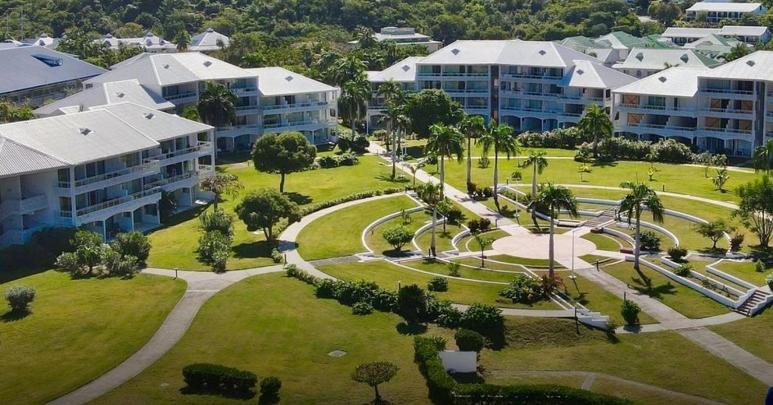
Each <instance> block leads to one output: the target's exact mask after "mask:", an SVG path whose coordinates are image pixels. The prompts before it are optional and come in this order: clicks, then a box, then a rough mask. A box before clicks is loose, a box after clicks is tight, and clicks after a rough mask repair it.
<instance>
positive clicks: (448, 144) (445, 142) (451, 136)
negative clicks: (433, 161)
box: [426, 124, 464, 197]
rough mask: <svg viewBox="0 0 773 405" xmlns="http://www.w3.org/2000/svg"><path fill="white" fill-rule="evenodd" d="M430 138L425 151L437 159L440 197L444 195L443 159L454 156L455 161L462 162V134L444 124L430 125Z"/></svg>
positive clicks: (444, 172) (444, 173)
mask: <svg viewBox="0 0 773 405" xmlns="http://www.w3.org/2000/svg"><path fill="white" fill-rule="evenodd" d="M429 130H430V137H429V139H428V140H427V146H426V149H427V151H428V152H430V153H432V154H433V155H435V156H436V157H437V160H438V168H439V170H440V195H441V197H442V196H444V195H445V193H444V188H445V180H446V177H445V175H446V170H445V159H446V157H448V158H453V157H454V156H456V159H457V161H459V162H461V161H462V156H463V154H464V146H463V145H462V134H461V133H459V130H458V129H456V128H455V127H452V126H448V125H444V124H432V126H431V127H429Z"/></svg>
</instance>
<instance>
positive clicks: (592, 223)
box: [583, 207, 617, 229]
mask: <svg viewBox="0 0 773 405" xmlns="http://www.w3.org/2000/svg"><path fill="white" fill-rule="evenodd" d="M616 214H617V207H613V208H609V209H606V210H604V211H603V212H602V213H601V215H599V216H597V217H594V218H591V219H589V220H587V221H586V222H585V223H584V224H583V226H587V227H589V228H591V229H601V228H603V227H605V226H607V225H609V224H611V223H613V222H615V219H616V218H615V216H616Z"/></svg>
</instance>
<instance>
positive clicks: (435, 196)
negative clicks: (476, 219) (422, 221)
mask: <svg viewBox="0 0 773 405" xmlns="http://www.w3.org/2000/svg"><path fill="white" fill-rule="evenodd" d="M416 193H417V194H418V196H419V198H420V199H421V200H422V201H424V203H426V204H427V206H428V207H429V208H430V209H431V210H432V239H431V240H430V245H429V246H430V247H429V255H430V256H433V257H434V256H435V255H436V253H437V252H436V246H437V245H436V237H435V234H436V228H437V211H438V205H439V204H440V203H441V202H442V201H443V200H444V198H443V195H442V191H441V188H440V184H435V183H432V182H428V183H424V184H423V185H421V186H419V187H418V188H417V190H416Z"/></svg>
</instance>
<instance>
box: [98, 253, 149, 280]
mask: <svg viewBox="0 0 773 405" xmlns="http://www.w3.org/2000/svg"><path fill="white" fill-rule="evenodd" d="M102 265H103V266H104V268H105V271H106V272H107V274H109V275H111V276H117V277H130V276H132V275H133V274H134V273H136V272H137V271H139V269H140V263H139V260H137V258H136V257H134V256H131V255H125V256H123V255H121V254H120V253H118V252H117V251H116V250H115V249H111V248H107V249H104V250H103V253H102Z"/></svg>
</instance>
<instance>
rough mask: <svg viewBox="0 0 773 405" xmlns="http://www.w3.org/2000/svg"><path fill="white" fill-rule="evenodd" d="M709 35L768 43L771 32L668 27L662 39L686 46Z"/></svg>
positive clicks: (729, 27)
mask: <svg viewBox="0 0 773 405" xmlns="http://www.w3.org/2000/svg"><path fill="white" fill-rule="evenodd" d="M709 35H719V36H721V37H724V38H732V39H737V40H739V41H741V42H745V43H747V44H757V43H766V42H768V41H769V40H770V36H771V34H770V30H768V27H762V26H746V25H725V26H724V27H722V28H690V27H668V28H666V30H665V31H664V32H663V34H662V35H661V37H663V38H667V39H668V40H670V41H671V42H673V43H674V44H677V45H686V44H689V43H691V42H694V41H697V40H699V39H703V38H706V37H707V36H709Z"/></svg>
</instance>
